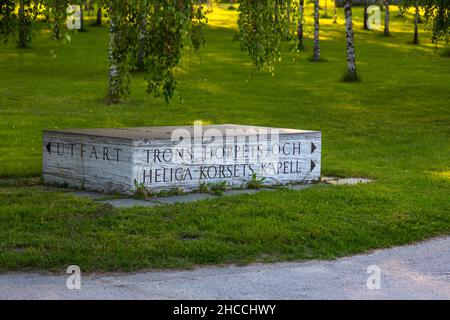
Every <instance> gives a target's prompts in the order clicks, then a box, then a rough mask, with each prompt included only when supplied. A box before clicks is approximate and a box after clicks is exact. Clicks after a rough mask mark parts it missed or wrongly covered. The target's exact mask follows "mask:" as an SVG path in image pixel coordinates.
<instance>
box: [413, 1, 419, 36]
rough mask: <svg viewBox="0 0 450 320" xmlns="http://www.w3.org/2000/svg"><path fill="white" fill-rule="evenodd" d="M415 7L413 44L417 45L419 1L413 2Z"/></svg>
mask: <svg viewBox="0 0 450 320" xmlns="http://www.w3.org/2000/svg"><path fill="white" fill-rule="evenodd" d="M414 5H415V7H416V13H415V15H414V39H413V44H419V29H418V26H417V25H418V23H419V0H415V3H414Z"/></svg>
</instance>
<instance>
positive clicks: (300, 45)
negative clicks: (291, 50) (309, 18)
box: [297, 0, 305, 50]
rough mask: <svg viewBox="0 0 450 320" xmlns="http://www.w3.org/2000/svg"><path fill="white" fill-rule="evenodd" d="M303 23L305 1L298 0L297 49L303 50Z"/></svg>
mask: <svg viewBox="0 0 450 320" xmlns="http://www.w3.org/2000/svg"><path fill="white" fill-rule="evenodd" d="M304 21H305V0H300V1H299V5H298V26H297V38H298V49H299V50H302V49H304V47H305V45H304V43H303V24H304Z"/></svg>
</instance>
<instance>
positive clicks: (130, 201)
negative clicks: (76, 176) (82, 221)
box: [70, 177, 372, 208]
mask: <svg viewBox="0 0 450 320" xmlns="http://www.w3.org/2000/svg"><path fill="white" fill-rule="evenodd" d="M371 181H372V180H370V179H367V178H336V177H322V178H321V181H320V182H319V183H318V184H319V185H324V184H328V185H351V186H353V185H356V184H360V183H369V182H371ZM318 184H292V185H286V186H281V188H285V189H290V190H304V189H307V188H310V187H312V186H315V185H318ZM273 190H275V189H270V188H261V189H242V190H240V189H235V190H228V191H225V192H223V194H222V195H220V196H219V195H212V194H208V193H188V194H185V195H175V196H166V197H155V198H151V199H148V200H139V199H134V198H114V199H111V197H110V196H108V195H107V194H103V193H99V192H94V191H72V192H70V194H72V195H74V196H77V197H81V198H89V199H91V200H93V201H96V202H98V203H103V204H109V205H111V206H113V207H117V208H131V207H135V206H138V207H154V206H160V205H170V204H175V203H191V202H195V201H201V200H207V199H217V198H220V197H223V196H225V197H229V196H238V195H243V194H255V193H257V192H261V191H273Z"/></svg>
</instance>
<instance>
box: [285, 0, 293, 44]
mask: <svg viewBox="0 0 450 320" xmlns="http://www.w3.org/2000/svg"><path fill="white" fill-rule="evenodd" d="M291 1H292V0H287V1H286V38H287V39H290V36H291Z"/></svg>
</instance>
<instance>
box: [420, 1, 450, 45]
mask: <svg viewBox="0 0 450 320" xmlns="http://www.w3.org/2000/svg"><path fill="white" fill-rule="evenodd" d="M423 5H424V9H425V19H426V20H427V22H428V23H429V24H430V26H431V30H432V38H431V40H432V42H433V43H437V42H439V41H442V40H443V41H445V42H446V43H448V42H449V39H450V0H423Z"/></svg>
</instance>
